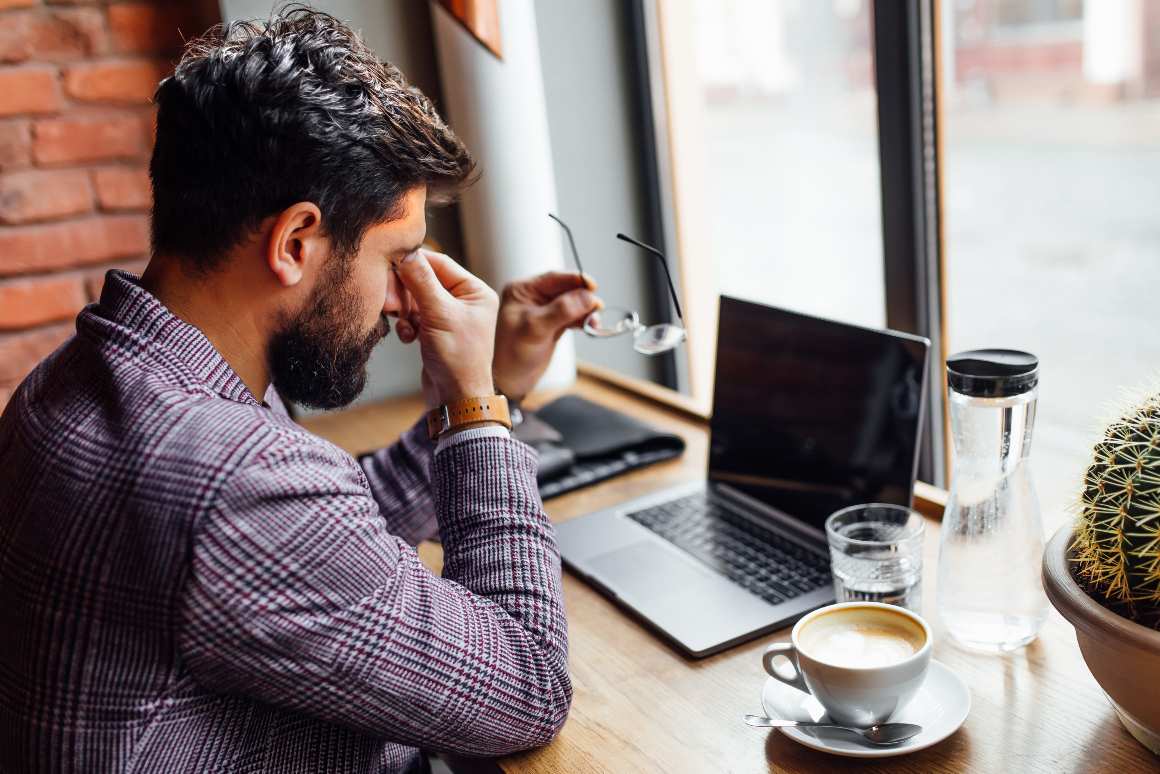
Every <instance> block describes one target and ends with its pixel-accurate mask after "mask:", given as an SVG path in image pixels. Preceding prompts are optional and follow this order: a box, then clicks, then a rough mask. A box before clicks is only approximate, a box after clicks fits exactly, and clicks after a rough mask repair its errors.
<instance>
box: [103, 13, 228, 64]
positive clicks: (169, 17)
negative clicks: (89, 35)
mask: <svg viewBox="0 0 1160 774" xmlns="http://www.w3.org/2000/svg"><path fill="white" fill-rule="evenodd" d="M199 11H200V9H199V8H198V7H197V4H196V3H171V4H162V3H156V2H150V3H139V2H132V3H117V4H116V5H111V6H109V11H108V14H109V38H110V40H111V42H112V47H113V50H114V51H119V52H121V53H125V54H166V53H176V52H179V51H181V49H182V48H183V47H184V45H185V41H186V40H187V39H189V38H192V37H195V36H197V35H200V34H201V33H202V32H204V31H205V27H207V26H208V25H209V24H210V23H212V22H211V21H209V20H207V19H203V18H201V16H202V14H201V13H200V12H199Z"/></svg>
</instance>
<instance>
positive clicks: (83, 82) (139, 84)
mask: <svg viewBox="0 0 1160 774" xmlns="http://www.w3.org/2000/svg"><path fill="white" fill-rule="evenodd" d="M167 69H168V68H167V67H166V66H165V65H163V64H161V63H160V62H156V61H154V60H151V59H132V60H120V61H103V62H82V63H80V64H76V65H73V66H71V67H69V68H68V69H67V70H65V73H64V89H65V91H66V92H68V95H69V96H70V97H73V98H75V99H79V100H82V101H84V102H116V103H119V104H125V105H147V104H149V101H150V100H151V99H152V98H153V92H155V91H156V90H157V83H158V81H160V80H161V78H162V77H163V76H164V75H165V73H166V71H167Z"/></svg>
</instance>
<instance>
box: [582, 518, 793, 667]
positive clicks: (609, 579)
mask: <svg viewBox="0 0 1160 774" xmlns="http://www.w3.org/2000/svg"><path fill="white" fill-rule="evenodd" d="M588 564H589V566H590V567H591V568H592V569H593V570H595V575H596V576H597V578H598V579H600V580H601V581H602V582H603V583H604V585H606V586H607V587H608V588H609V589H610V590H611V591H613V592H614V593H615V594H616V596H617V597H619V598H620V599H621V601H623V602H624V603H625V604H627V605H628V606H629V607H632V608H633V609H635V610H637V611H638V612H640V613H642V614H644V615H645V616H647V617H648V618H650V619H651V620H652V621H653V623H655V624H657V625H658V626H660V627H661V628H663V629H665V630H666V631H668V632H670V633H672V634H673V635H675V636H676V637H677V638H678V639H680V640H682V641H683V642H685V643H686V644H689V645H691V646H693V647H694V649H697V648H696V643H697V642H698V641H700V642H704V643H706V645H705V646H706V647H707V646H708V645H711V644H715V643H717V642H720V641H721V639H722V637H723V636H725V635H728V634H729V633H730V632H732V631H737V632H744V631H750V630H752V629H753V628H755V627H758V626H761V625H762V624H764V623H769V622H771V621H772V620H773V618H772V615H771V610H770V606H769V605H768V604H766V603H765V602H764V601H762V600H760V599H758V598H757V597H755V596H753V595H751V594H749V593H747V592H746V591H744V590H743V589H741V588H740V587H738V586H735V585H733V584H732V583H730V582H729V581H727V580H725V579H724V578H723V577H721V576H720V575H718V574H717V573H715V572H713V571H712V570H710V569H709V568H707V567H703V566H701V565H699V564H697V563H696V562H695V561H693V560H689V559H685V558H684V557H682V556H680V555H677V554H675V552H674V551H672V550H670V549H667V548H665V547H664V546H662V545H659V544H658V543H655V542H653V541H650V540H643V541H640V542H638V543H633V544H632V545H629V546H627V547H625V548H621V549H617V550H615V551H609V552H608V553H606V554H601V555H600V556H597V557H595V558H594V559H593V560H591V561H590V562H589V563H588Z"/></svg>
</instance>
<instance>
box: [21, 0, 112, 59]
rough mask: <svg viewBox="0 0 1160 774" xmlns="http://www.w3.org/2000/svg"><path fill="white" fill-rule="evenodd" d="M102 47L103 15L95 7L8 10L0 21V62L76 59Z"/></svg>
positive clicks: (104, 39) (91, 53)
mask: <svg viewBox="0 0 1160 774" xmlns="http://www.w3.org/2000/svg"><path fill="white" fill-rule="evenodd" d="M105 47H106V35H105V23H104V18H103V17H102V15H101V12H100V11H99V10H98V9H96V8H66V9H61V10H59V11H52V12H50V13H41V12H39V11H24V12H17V13H10V14H6V15H5V16H4V23H3V24H0V62H23V61H25V60H26V59H36V60H40V61H46V60H47V61H54V60H58V59H76V58H78V57H82V56H91V55H93V54H100V53H103V52H104V50H105Z"/></svg>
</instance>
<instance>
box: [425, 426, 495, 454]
mask: <svg viewBox="0 0 1160 774" xmlns="http://www.w3.org/2000/svg"><path fill="white" fill-rule="evenodd" d="M511 437H512V434H511V431H510V430H508V429H507V428H506V427H503V426H502V425H484V426H483V427H469V428H467V429H466V430H457V431H455V432H453V433H448V434H446V435H442V436H440V437H439V441H438V442H437V443H436V444H435V453H436V454H438V453H439V452H441V451H443V450H444V449H449V448H451V447H452V446H455V445H456V444H460V443H463V442H464V441H470V440H472V439H473V438H511Z"/></svg>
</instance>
